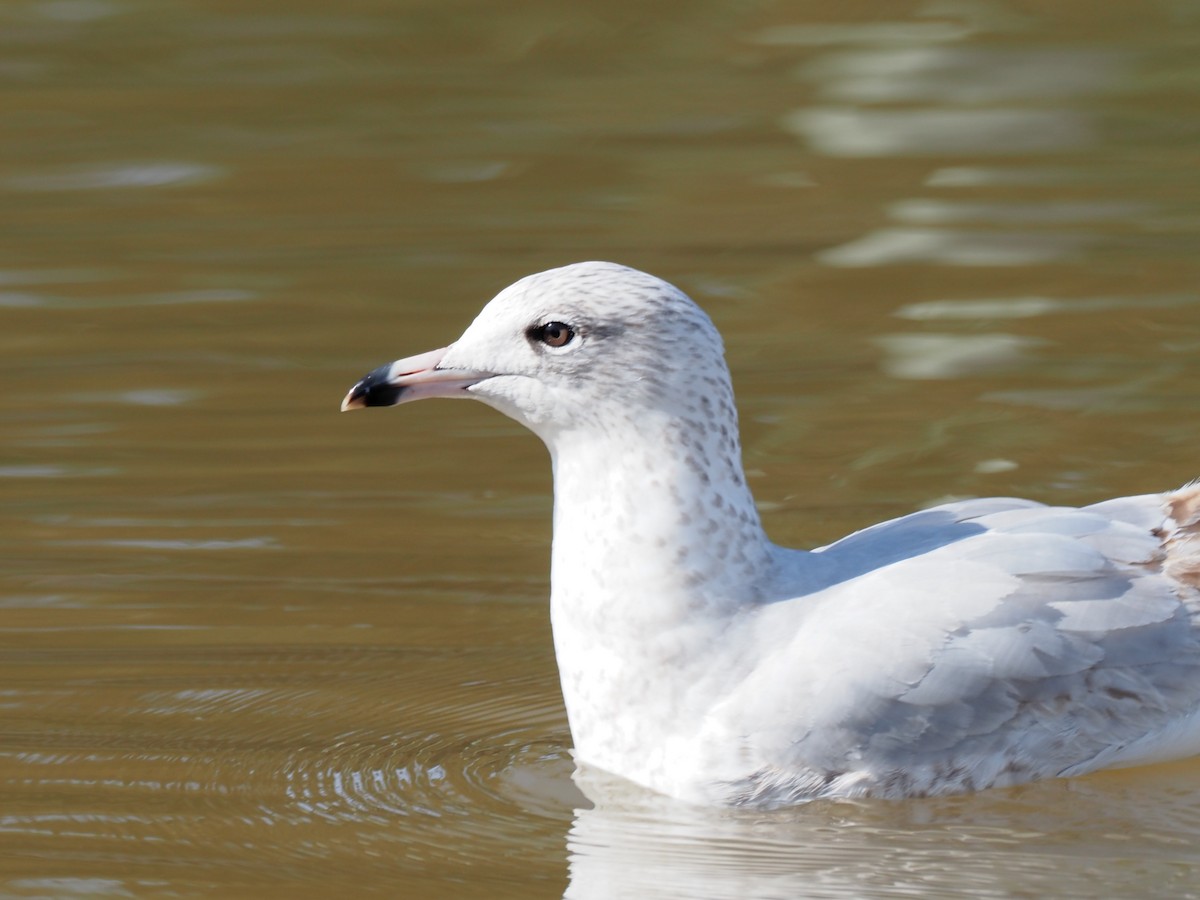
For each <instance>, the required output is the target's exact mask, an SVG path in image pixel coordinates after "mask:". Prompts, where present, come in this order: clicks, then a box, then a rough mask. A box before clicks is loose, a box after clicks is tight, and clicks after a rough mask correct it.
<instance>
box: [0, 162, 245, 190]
mask: <svg viewBox="0 0 1200 900" xmlns="http://www.w3.org/2000/svg"><path fill="white" fill-rule="evenodd" d="M222 174H224V172H223V170H222V169H221V168H220V167H218V166H212V165H207V164H205V163H189V162H150V163H118V164H113V165H86V166H77V167H73V168H69V169H63V170H60V171H57V172H55V171H50V172H31V173H28V174H24V175H12V176H9V177H8V178H6V179H4V181H3V182H0V184H3V186H4V187H5V188H7V189H8V190H10V191H96V190H113V189H124V188H148V187H176V186H180V185H189V184H199V183H203V182H207V181H213V180H215V179H217V178H219V177H220V176H221V175H222Z"/></svg>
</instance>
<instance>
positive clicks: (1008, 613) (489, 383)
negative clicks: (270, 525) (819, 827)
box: [342, 262, 1200, 809]
mask: <svg viewBox="0 0 1200 900" xmlns="http://www.w3.org/2000/svg"><path fill="white" fill-rule="evenodd" d="M426 397H469V398H474V399H476V400H482V401H483V402H484V403H486V404H488V405H489V406H492V407H494V408H495V409H497V410H499V411H500V412H502V413H504V414H505V415H508V416H511V417H512V418H513V419H515V420H517V421H518V422H520V423H521V424H523V425H525V426H526V427H527V428H528V429H530V430H531V431H533V432H534V434H536V435H537V436H538V437H539V438H541V439H542V441H543V442H544V443H545V445H546V447H547V448H548V449H549V451H550V457H551V461H552V464H553V471H554V537H553V549H552V554H551V556H552V560H551V578H550V582H551V585H550V587H551V590H550V618H551V625H552V628H553V634H554V647H555V655H556V658H557V662H558V667H559V673H560V678H561V685H562V694H563V700H564V702H565V705H566V710H567V717H568V720H569V723H570V728H571V736H572V740H573V743H574V754H575V758H576V761H577V762H579V763H581V764H586V765H588V766H594V767H597V768H599V769H602V770H605V771H607V772H610V773H613V774H615V775H618V776H621V777H622V778H625V779H627V780H629V781H632V782H635V783H637V784H639V785H642V786H643V787H646V788H649V789H651V790H653V791H657V792H660V793H662V794H666V795H669V796H671V797H675V798H678V799H680V800H683V801H686V802H690V803H696V804H704V805H712V806H740V807H750V808H762V809H765V808H774V807H781V806H788V805H793V804H798V803H802V802H805V801H809V800H813V799H818V798H868V797H876V798H906V797H918V796H931V795H941V794H954V793H965V792H970V791H976V790H983V789H987V788H996V787H1004V786H1010V785H1016V784H1022V783H1026V782H1031V781H1036V780H1039V779H1045V778H1055V777H1066V776H1076V775H1083V774H1086V773H1089V772H1093V771H1096V770H1099V769H1104V768H1109V767H1125V766H1136V765H1145V764H1150V763H1155V762H1160V761H1165V760H1170V759H1178V758H1182V757H1187V756H1191V755H1195V754H1197V753H1200V623H1198V621H1197V619H1198V616H1200V538H1198V535H1200V486H1197V485H1196V484H1193V485H1189V486H1186V487H1184V488H1181V489H1179V490H1176V491H1172V492H1168V493H1164V494H1147V495H1143V496H1135V497H1122V498H1118V499H1114V500H1107V501H1104V502H1101V503H1096V504H1094V505H1091V506H1085V507H1082V508H1069V507H1059V506H1046V505H1043V504H1040V503H1036V502H1033V501H1029V500H1017V499H1010V498H993V499H973V500H962V501H957V502H952V503H946V504H943V505H940V506H935V507H932V508H929V509H924V510H921V511H919V512H915V513H912V514H910V515H906V516H903V517H901V518H898V519H893V520H891V521H887V522H883V523H881V524H878V525H874V526H871V527H869V528H866V529H864V530H862V531H858V532H855V533H854V534H851V535H849V536H848V537H844V538H842V539H841V540H838V541H836V542H834V543H832V544H829V545H828V546H823V547H820V548H817V549H815V550H810V551H805V550H795V549H788V548H784V547H780V546H777V545H775V544H773V543H772V542H771V541H770V540H769V539H768V538H767V536H766V534H765V532H764V530H763V526H762V523H761V521H760V518H759V514H758V511H757V508H756V507H755V504H754V499H753V497H752V496H751V494H750V491H749V489H748V487H747V485H746V478H745V475H744V472H743V469H742V461H741V447H740V441H739V437H738V425H737V410H736V407H735V405H734V397H733V388H732V385H731V381H730V377H729V371H728V369H727V367H726V364H725V359H724V349H723V345H722V341H721V337H720V335H719V333H718V332H717V329H716V328H715V327H714V325H713V323H712V321H711V320H710V319H709V317H708V316H707V315H706V314H705V313H704V312H703V311H702V310H701V309H700V307H699V306H697V305H696V304H695V303H694V302H692V301H691V300H690V299H689V298H688V297H687V296H686V295H685V294H684V293H683V292H682V291H680V290H678V289H677V288H675V287H674V286H672V285H670V284H668V283H667V282H665V281H663V280H661V279H659V278H656V277H654V276H652V275H649V274H646V273H644V272H640V271H637V270H635V269H630V268H627V267H625V266H621V265H617V264H615V263H608V262H583V263H576V264H574V265H569V266H564V267H562V268H557V269H552V270H550V271H546V272H541V273H539V274H535V275H530V276H528V277H526V278H523V279H521V280H520V281H518V282H516V283H515V284H513V285H511V286H510V287H508V288H505V289H504V290H503V291H501V292H500V293H499V294H498V295H497V296H496V297H495V298H494V299H493V300H491V301H490V302H489V303H488V304H487V305H486V306H485V307H484V308H483V310H482V311H481V312H480V313H479V315H478V317H477V318H476V319H475V321H474V322H472V323H471V325H470V326H469V327H468V328H467V330H466V331H465V332H464V333H463V335H462V336H461V337H460V338H459V339H458V340H457V341H455V342H454V343H453V344H451V345H450V346H448V347H444V348H442V349H440V350H433V351H431V352H428V353H423V354H421V355H418V356H413V357H408V358H406V359H401V360H398V361H396V362H393V363H389V364H387V365H384V366H381V367H380V368H377V369H375V370H374V371H372V372H370V373H369V374H368V375H367V376H366V377H364V378H363V379H362V380H361V381H359V382H358V383H357V384H356V385H355V386H354V387H353V388H351V390H350V392H349V393H348V394H347V395H346V398H345V400H343V402H342V409H343V410H348V409H357V408H360V407H367V406H392V405H395V404H399V403H406V402H408V401H410V400H419V399H423V398H426Z"/></svg>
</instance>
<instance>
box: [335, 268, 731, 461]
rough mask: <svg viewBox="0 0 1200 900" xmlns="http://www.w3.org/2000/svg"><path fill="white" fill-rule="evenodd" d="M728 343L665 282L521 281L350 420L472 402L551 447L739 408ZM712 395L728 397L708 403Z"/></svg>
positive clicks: (386, 377) (580, 272)
mask: <svg viewBox="0 0 1200 900" xmlns="http://www.w3.org/2000/svg"><path fill="white" fill-rule="evenodd" d="M728 378H729V376H728V371H727V369H726V367H725V362H724V355H723V348H722V345H721V338H720V335H719V334H718V333H717V330H716V328H715V327H714V326H713V324H712V321H711V320H710V319H709V318H708V316H707V315H706V314H705V313H704V311H703V310H701V309H700V307H698V306H697V305H696V304H695V303H693V302H692V301H691V300H690V299H688V297H687V295H686V294H684V293H683V292H682V291H680V290H679V289H678V288H675V287H673V286H672V285H670V284H668V283H667V282H665V281H663V280H662V279H660V278H656V277H654V276H653V275H648V274H646V273H645V272H639V271H637V270H636V269H630V268H628V267H626V266H621V265H617V264H615V263H608V262H583V263H575V264H573V265H569V266H563V267H562V268H558V269H551V270H549V271H546V272H539V273H538V274H536V275H530V276H528V277H526V278H522V279H521V280H520V281H518V282H516V283H515V284H513V285H510V286H509V287H507V288H505V289H504V290H503V291H501V292H500V293H499V294H498V295H496V297H495V298H494V299H493V300H492V301H491V302H490V303H488V304H487V306H485V307H484V308H483V310H482V311H481V312H480V313H479V315H478V316H477V317H476V319H475V321H474V322H472V323H471V325H470V326H469V327H468V328H467V330H466V331H465V332H463V335H462V337H460V338H459V339H458V340H457V341H455V342H454V343H453V344H451V345H450V346H448V347H445V348H442V349H439V350H433V351H430V352H428V353H422V354H419V355H417V356H412V357H407V358H405V359H400V360H396V361H395V362H392V363H388V364H386V365H383V366H380V367H379V368H377V369H375V370H374V371H372V372H370V373H369V374H368V375H367V376H365V377H364V378H363V379H362V380H361V381H359V382H358V384H356V385H355V386H354V387H353V388H351V390H350V392H349V393H348V394H347V395H346V398H345V400H343V401H342V409H343V410H347V409H357V408H360V407H365V406H393V405H395V404H398V403H405V402H408V401H410V400H419V399H422V398H425V397H473V398H475V399H478V400H482V401H483V402H484V403H487V404H488V405H490V406H492V407H495V408H496V409H498V410H500V411H501V412H503V413H504V414H506V415H508V416H511V417H512V418H514V419H516V420H517V421H518V422H521V423H522V424H524V425H525V426H527V427H528V428H530V429H531V430H532V431H534V432H535V433H537V434H538V435H539V436H541V437H542V438H543V440H547V441H548V440H550V439H552V438H553V437H555V436H556V435H557V434H560V433H562V432H565V431H579V430H582V431H584V432H588V431H593V430H596V429H599V430H601V431H603V430H604V429H605V427H606V423H611V422H613V421H614V419H616V420H624V421H626V422H628V421H629V420H630V419H633V420H636V419H637V417H638V416H646V417H656V416H669V417H679V416H686V415H687V414H688V413H689V412H691V413H693V414H694V413H695V412H696V410H697V404H698V403H700V402H702V401H701V400H700V398H701V397H702V396H706V395H707V396H708V398H709V399H708V401H707V402H705V403H704V405H706V406H707V405H708V404H709V403H713V402H716V403H717V404H719V405H720V406H722V407H724V406H727V405H731V403H730V400H731V398H728V397H727V395H728V393H729V388H728ZM714 393H716V394H719V395H722V396H718V397H714V396H712V395H713V394H714Z"/></svg>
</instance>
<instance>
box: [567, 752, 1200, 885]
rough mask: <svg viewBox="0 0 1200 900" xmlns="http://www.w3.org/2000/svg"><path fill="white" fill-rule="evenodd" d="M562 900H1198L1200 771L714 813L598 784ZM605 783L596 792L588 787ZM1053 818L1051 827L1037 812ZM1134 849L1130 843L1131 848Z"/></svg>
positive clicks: (589, 780) (578, 829) (580, 817)
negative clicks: (1193, 896) (1013, 899)
mask: <svg viewBox="0 0 1200 900" xmlns="http://www.w3.org/2000/svg"><path fill="white" fill-rule="evenodd" d="M582 778H583V783H584V784H585V785H586V786H587V787H588V789H589V790H590V791H595V792H597V793H599V794H602V795H606V799H605V800H604V801H602V802H599V803H597V805H596V807H595V808H593V809H589V810H580V811H577V813H576V817H575V822H574V824H573V825H572V827H571V832H570V834H569V835H568V839H567V843H568V847H569V849H570V853H571V856H570V863H571V884H570V887H569V888H568V889H567V891H566V894H565V896H566V897H569V898H573V900H582V898H593V897H638V898H643V897H644V898H658V900H667V898H693V897H712V898H730V900H733V898H739V900H751V898H780V897H826V898H851V897H865V896H870V897H911V896H919V897H946V898H958V897H964V896H1014V895H1018V896H1025V895H1028V896H1035V895H1042V894H1047V895H1048V894H1053V895H1054V896H1055V897H1063V898H1067V897H1079V898H1091V897H1095V896H1097V894H1098V893H1100V894H1103V895H1105V896H1139V897H1173V896H1178V895H1179V893H1178V892H1180V891H1184V890H1190V889H1191V887H1193V886H1194V885H1193V880H1192V879H1193V873H1194V869H1192V868H1190V867H1191V866H1195V865H1197V864H1200V851H1197V850H1196V849H1195V848H1194V846H1190V845H1189V844H1188V842H1187V841H1185V840H1183V839H1181V837H1180V836H1181V835H1183V834H1189V833H1194V831H1195V829H1196V828H1197V827H1200V768H1198V767H1197V766H1195V765H1191V766H1176V767H1169V768H1167V769H1163V770H1158V771H1154V770H1144V771H1141V772H1139V773H1137V774H1128V773H1125V774H1116V775H1110V776H1107V777H1097V778H1090V779H1081V780H1075V781H1056V782H1046V783H1043V784H1038V785H1030V786H1027V787H1024V788H1020V789H1015V790H1006V791H996V792H990V793H985V794H981V795H976V796H973V797H964V798H951V799H944V800H927V801H916V802H902V803H813V804H810V805H808V806H806V807H801V808H798V809H795V810H790V811H780V812H778V813H771V814H762V813H759V814H754V813H739V812H728V811H726V812H721V811H713V810H706V809H700V808H696V807H691V806H684V805H682V804H676V803H672V802H670V801H667V800H664V799H662V798H658V797H653V796H650V795H648V794H644V793H640V792H636V791H635V790H633V789H631V788H629V787H628V786H621V785H618V784H616V783H615V782H613V781H612V780H611V779H607V778H606V777H605V776H603V775H599V774H597V773H586V774H584V775H583V776H582ZM597 782H600V786H597ZM1048 809H1054V810H1056V811H1057V812H1056V814H1055V815H1054V816H1052V817H1049V818H1048V817H1047V812H1046V811H1047V810H1048ZM1135 835H1136V840H1131V837H1132V836H1135Z"/></svg>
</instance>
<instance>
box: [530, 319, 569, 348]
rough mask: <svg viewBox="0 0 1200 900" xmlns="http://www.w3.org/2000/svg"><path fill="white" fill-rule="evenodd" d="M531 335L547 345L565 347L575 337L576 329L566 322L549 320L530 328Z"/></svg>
mask: <svg viewBox="0 0 1200 900" xmlns="http://www.w3.org/2000/svg"><path fill="white" fill-rule="evenodd" d="M529 336H530V337H531V338H533V339H534V340H535V341H541V342H542V343H543V344H545V345H546V346H547V347H565V346H566V345H567V344H569V343H571V341H573V340H574V339H575V330H574V329H573V328H572V327H571V326H570V325H568V324H567V323H566V322H547V323H546V324H545V325H536V326H534V327H533V328H531V329H529Z"/></svg>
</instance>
